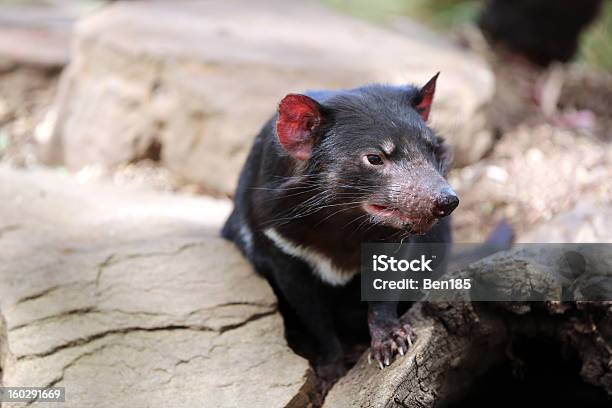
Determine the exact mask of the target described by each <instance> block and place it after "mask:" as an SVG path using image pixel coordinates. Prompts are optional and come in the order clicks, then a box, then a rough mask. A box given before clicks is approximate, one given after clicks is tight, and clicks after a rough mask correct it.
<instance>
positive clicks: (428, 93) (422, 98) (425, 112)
mask: <svg viewBox="0 0 612 408" xmlns="http://www.w3.org/2000/svg"><path fill="white" fill-rule="evenodd" d="M438 75H440V73H439V72H438V73H437V74H436V75H434V76H433V78H431V79H430V80H429V82H427V83H426V84H425V86H423V87H422V88H421V89H420V90H419V93H418V94H417V96H416V98H415V99H414V109H416V111H417V112H418V113H419V115H421V118H423V120H424V121H426V122H427V119H429V111H430V110H431V104H432V102H433V97H434V93H435V92H436V81H437V79H438Z"/></svg>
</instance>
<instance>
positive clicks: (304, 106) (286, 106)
mask: <svg viewBox="0 0 612 408" xmlns="http://www.w3.org/2000/svg"><path fill="white" fill-rule="evenodd" d="M319 108H320V105H319V104H318V103H317V102H316V101H315V100H314V99H311V98H309V97H307V96H305V95H299V94H289V95H287V96H285V97H284V98H283V100H282V101H281V102H280V104H279V105H278V119H277V120H276V134H277V135H278V141H279V142H280V144H281V146H283V148H284V149H285V150H286V151H287V152H288V153H289V154H290V155H291V156H293V157H295V158H296V159H298V160H307V159H308V158H309V157H310V153H311V150H312V146H313V144H314V142H315V139H316V133H317V127H318V126H319V125H320V124H321V122H322V120H323V117H322V115H321V110H320V109H319Z"/></svg>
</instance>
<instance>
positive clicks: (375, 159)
mask: <svg viewBox="0 0 612 408" xmlns="http://www.w3.org/2000/svg"><path fill="white" fill-rule="evenodd" d="M366 159H368V163H370V164H372V165H374V166H380V165H381V164H383V159H382V157H380V156H379V155H377V154H368V155H367V156H366Z"/></svg>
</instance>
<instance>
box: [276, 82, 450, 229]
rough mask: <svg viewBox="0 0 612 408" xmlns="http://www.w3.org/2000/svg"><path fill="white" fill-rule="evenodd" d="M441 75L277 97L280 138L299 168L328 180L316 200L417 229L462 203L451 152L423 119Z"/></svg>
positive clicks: (306, 174) (356, 214)
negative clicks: (422, 81)
mask: <svg viewBox="0 0 612 408" xmlns="http://www.w3.org/2000/svg"><path fill="white" fill-rule="evenodd" d="M437 77H438V75H436V76H434V77H433V78H432V79H431V80H430V81H429V82H428V83H427V84H426V85H425V86H423V87H422V88H420V89H419V88H416V87H412V86H404V87H395V86H384V85H372V86H366V87H362V88H357V89H353V90H348V91H343V92H340V93H336V94H333V95H332V96H329V97H326V98H317V99H318V100H319V102H317V101H316V100H315V99H313V98H311V97H309V96H306V95H298V94H290V95H287V96H286V97H285V98H284V99H283V100H282V101H281V102H280V104H279V111H278V117H277V120H276V134H277V137H278V141H279V143H280V145H281V146H282V148H283V149H284V151H285V152H286V153H287V154H288V155H289V156H290V157H291V160H293V161H294V164H295V166H294V168H295V169H296V174H297V175H302V176H303V180H306V181H307V183H310V184H309V185H312V178H310V179H309V177H312V176H316V178H317V180H316V182H317V183H319V184H321V185H324V186H325V190H326V191H327V193H325V192H324V193H325V194H323V197H325V201H320V202H319V205H321V206H326V205H327V206H332V205H336V206H338V209H339V210H340V209H342V208H341V207H342V206H344V208H345V211H346V212H348V213H351V214H352V216H354V217H365V218H367V219H368V220H369V221H370V222H371V223H375V224H381V225H386V226H390V227H394V228H397V229H405V230H408V231H410V232H413V233H418V234H422V233H425V232H427V231H428V230H429V229H430V228H431V227H432V225H433V224H434V223H435V222H436V221H437V220H438V219H439V218H441V217H445V216H447V215H449V214H450V213H451V212H452V211H453V210H454V209H455V208H456V207H457V205H458V204H459V199H458V198H457V195H456V194H455V192H454V191H453V190H452V189H451V187H450V186H449V185H448V183H447V182H446V180H445V179H444V176H445V173H446V170H447V168H448V165H449V161H450V157H449V156H450V155H449V153H448V150H447V148H446V146H445V145H444V141H443V139H442V138H441V137H439V136H437V135H436V134H434V132H433V131H432V130H431V129H430V128H429V127H428V126H427V124H426V122H427V120H428V118H429V113H430V108H431V104H432V101H433V96H434V92H435V87H436V79H437Z"/></svg>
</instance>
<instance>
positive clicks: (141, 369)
mask: <svg viewBox="0 0 612 408" xmlns="http://www.w3.org/2000/svg"><path fill="white" fill-rule="evenodd" d="M228 209H229V204H228V203H226V202H220V201H213V200H210V199H208V200H207V199H202V198H189V197H181V196H179V197H176V196H169V195H161V194H159V193H148V192H143V191H137V190H132V189H126V188H117V187H112V186H105V185H78V184H76V183H75V182H73V181H70V180H67V179H66V178H65V176H58V175H50V174H48V173H44V172H34V173H22V172H18V171H13V170H8V169H6V168H3V169H0V214H2V218H1V220H0V244H1V245H0V308H1V310H2V314H3V315H4V318H5V319H6V331H5V330H3V324H0V358H1V360H0V361H1V363H2V364H1V365H2V374H3V375H2V383H3V385H4V386H32V385H36V386H61V387H65V388H66V404H65V406H70V407H86V406H89V407H93V406H96V407H118V406H131V407H148V406H156V405H159V404H164V403H166V404H170V405H172V406H173V407H174V406H175V407H193V406H210V407H213V406H219V407H238V406H253V407H286V406H305V405H306V404H307V401H308V398H309V395H310V394H309V393H310V391H311V389H312V388H311V387H312V375H311V372H310V369H309V366H308V363H307V362H306V361H305V360H304V359H302V358H300V357H298V356H296V355H295V354H293V352H292V351H291V350H290V349H289V348H288V346H287V344H286V342H285V339H284V334H283V323H282V319H281V317H280V315H279V314H278V312H277V309H276V300H275V297H274V295H273V293H272V291H271V289H270V288H269V286H268V285H267V283H266V282H265V281H264V280H262V279H261V278H259V277H258V276H257V275H256V274H254V273H253V272H252V270H251V268H250V267H249V265H248V264H247V262H246V261H245V260H244V259H243V258H242V257H241V256H240V254H239V253H238V251H237V250H236V249H235V248H234V247H233V246H232V245H231V244H230V243H228V242H225V241H223V240H221V239H220V238H218V237H217V236H216V235H217V230H218V228H219V224H220V222H221V221H222V220H223V219H224V218H225V216H226V215H227V212H228ZM0 321H1V320H0ZM3 406H4V405H3ZM6 406H12V405H10V404H7V405H6ZM15 406H21V405H20V404H16V405H15Z"/></svg>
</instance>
